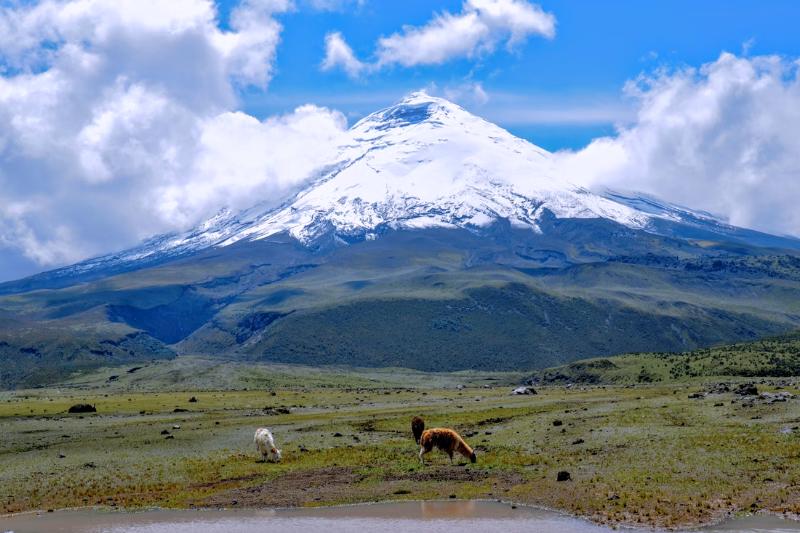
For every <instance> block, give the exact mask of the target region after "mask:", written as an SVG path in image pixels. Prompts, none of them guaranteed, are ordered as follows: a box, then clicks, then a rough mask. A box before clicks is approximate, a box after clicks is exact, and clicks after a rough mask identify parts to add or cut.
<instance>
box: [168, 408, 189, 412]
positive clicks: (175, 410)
mask: <svg viewBox="0 0 800 533" xmlns="http://www.w3.org/2000/svg"><path fill="white" fill-rule="evenodd" d="M172 412H173V413H188V412H189V410H188V409H184V408H182V407H176V408H175V409H173V410H172Z"/></svg>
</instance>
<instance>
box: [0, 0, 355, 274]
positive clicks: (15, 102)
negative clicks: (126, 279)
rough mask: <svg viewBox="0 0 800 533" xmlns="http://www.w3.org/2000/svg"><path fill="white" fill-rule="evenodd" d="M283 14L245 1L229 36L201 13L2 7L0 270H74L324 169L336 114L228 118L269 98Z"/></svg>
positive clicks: (83, 4)
mask: <svg viewBox="0 0 800 533" xmlns="http://www.w3.org/2000/svg"><path fill="white" fill-rule="evenodd" d="M292 8H293V4H292V2H290V1H288V0H244V1H243V2H241V3H240V4H238V5H237V6H236V8H235V9H234V10H233V11H232V13H231V19H230V21H229V27H230V30H227V31H223V30H221V29H220V27H219V22H218V20H217V13H216V10H215V7H214V4H213V3H212V2H211V1H210V0H170V1H169V2H162V1H160V0H72V1H61V0H44V1H42V2H38V3H28V2H23V3H12V4H10V5H9V4H5V7H2V8H0V270H2V269H3V268H4V266H5V264H6V263H8V264H11V263H12V262H14V261H16V262H17V263H19V262H20V261H19V259H18V258H17V259H13V258H10V257H11V256H12V255H13V254H14V253H16V254H23V255H24V256H25V257H26V258H28V259H29V260H31V261H35V262H37V263H38V264H39V265H42V266H52V265H56V264H59V263H65V262H72V261H75V260H78V259H82V258H84V257H86V256H88V255H92V254H97V253H101V252H106V251H108V250H113V249H120V248H124V247H126V246H129V245H131V244H134V243H135V242H137V241H138V240H140V239H141V238H143V237H146V236H149V235H152V234H154V233H158V232H164V231H169V230H176V229H182V228H184V227H186V226H187V225H190V224H192V223H195V222H197V221H198V220H200V219H202V218H203V217H205V216H208V215H210V214H213V212H214V211H216V210H218V209H219V208H221V207H223V206H230V207H233V208H237V207H246V206H248V205H250V204H252V203H253V202H252V199H253V198H260V199H265V200H269V199H270V198H276V199H277V198H278V197H280V196H282V195H284V194H285V193H286V192H287V191H288V190H289V189H290V188H291V187H293V186H295V185H296V184H297V183H298V182H299V181H301V180H302V179H303V178H304V177H305V174H307V173H309V172H310V171H311V170H312V169H313V167H314V166H315V165H316V164H321V163H322V162H323V161H324V160H325V159H326V158H327V157H328V149H329V147H330V146H332V145H334V144H336V143H337V142H338V139H339V136H340V135H341V134H342V132H343V130H344V128H345V127H346V124H345V120H344V118H343V116H342V115H341V114H340V113H338V112H335V111H331V110H328V109H324V108H319V107H314V106H304V107H301V108H298V109H297V110H295V111H294V112H291V113H288V114H286V115H284V116H279V117H272V118H269V119H267V120H264V121H259V120H257V119H255V118H254V117H251V116H248V115H246V114H244V113H240V112H236V111H235V110H236V107H237V99H236V91H237V87H241V86H256V87H260V88H264V87H266V86H267V85H268V84H269V81H270V79H271V76H272V65H273V62H274V59H275V52H276V47H277V45H278V42H279V40H280V32H281V26H280V23H279V22H278V21H277V20H276V18H275V16H276V15H277V14H279V13H281V12H284V11H286V10H289V9H292ZM154 13H158V16H153V14H154ZM300 147H302V150H301V148H300ZM311 147H313V149H311ZM301 156H302V157H301Z"/></svg>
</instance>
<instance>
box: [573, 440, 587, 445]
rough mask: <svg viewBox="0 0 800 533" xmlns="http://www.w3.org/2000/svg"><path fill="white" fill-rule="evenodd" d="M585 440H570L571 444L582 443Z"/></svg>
mask: <svg viewBox="0 0 800 533" xmlns="http://www.w3.org/2000/svg"><path fill="white" fill-rule="evenodd" d="M584 442H585V441H584V440H583V439H575V440H574V441H572V444H583V443H584Z"/></svg>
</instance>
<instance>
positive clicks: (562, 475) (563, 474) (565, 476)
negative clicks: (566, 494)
mask: <svg viewBox="0 0 800 533" xmlns="http://www.w3.org/2000/svg"><path fill="white" fill-rule="evenodd" d="M570 479H572V476H571V475H570V473H569V472H567V471H566V470H561V471H560V472H559V473H558V474H557V475H556V481H569V480H570Z"/></svg>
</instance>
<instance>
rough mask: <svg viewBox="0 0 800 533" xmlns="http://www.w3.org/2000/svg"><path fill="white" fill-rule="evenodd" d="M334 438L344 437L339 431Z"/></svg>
mask: <svg viewBox="0 0 800 533" xmlns="http://www.w3.org/2000/svg"><path fill="white" fill-rule="evenodd" d="M333 436H334V437H342V436H343V435H342V434H341V433H339V432H338V431H337V432H336V433H334V434H333Z"/></svg>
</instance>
